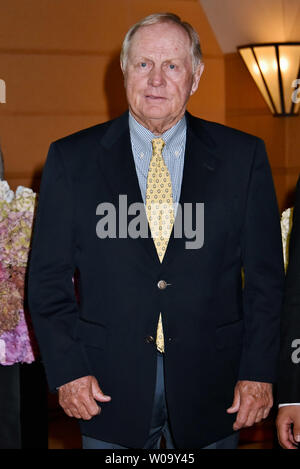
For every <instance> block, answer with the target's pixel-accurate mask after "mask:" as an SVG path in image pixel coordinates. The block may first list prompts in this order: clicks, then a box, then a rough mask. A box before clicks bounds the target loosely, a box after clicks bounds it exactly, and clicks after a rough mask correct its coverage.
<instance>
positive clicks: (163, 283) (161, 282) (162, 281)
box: [157, 280, 167, 290]
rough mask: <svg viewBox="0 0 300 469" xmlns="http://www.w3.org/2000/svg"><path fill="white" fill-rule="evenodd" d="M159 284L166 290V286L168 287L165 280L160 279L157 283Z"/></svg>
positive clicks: (161, 288)
mask: <svg viewBox="0 0 300 469" xmlns="http://www.w3.org/2000/svg"><path fill="white" fill-rule="evenodd" d="M157 286H158V288H159V289H160V290H164V289H165V288H167V282H166V281H165V280H160V281H159V282H158V283H157Z"/></svg>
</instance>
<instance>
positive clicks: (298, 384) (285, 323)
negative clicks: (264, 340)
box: [278, 178, 300, 403]
mask: <svg viewBox="0 0 300 469" xmlns="http://www.w3.org/2000/svg"><path fill="white" fill-rule="evenodd" d="M280 335H281V342H280V368H279V383H278V400H279V403H293V402H300V178H299V179H298V183H297V190H296V201H295V206H294V212H293V225H292V232H291V237H290V243H289V263H288V268H287V274H286V282H285V292H284V301H283V307H282V314H281V334H280Z"/></svg>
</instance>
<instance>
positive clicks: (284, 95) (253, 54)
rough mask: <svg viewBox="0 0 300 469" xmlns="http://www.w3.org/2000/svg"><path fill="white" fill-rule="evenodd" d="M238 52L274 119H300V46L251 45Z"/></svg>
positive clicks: (282, 44)
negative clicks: (299, 115)
mask: <svg viewBox="0 0 300 469" xmlns="http://www.w3.org/2000/svg"><path fill="white" fill-rule="evenodd" d="M238 51H239V53H240V55H241V57H242V59H243V60H244V62H245V64H246V66H247V68H248V70H249V72H250V73H251V75H252V77H253V79H254V81H255V83H256V85H257V86H258V88H259V90H260V91H261V94H262V95H263V97H264V99H265V101H266V102H267V104H268V106H269V108H270V110H271V112H272V113H273V115H274V116H295V115H297V113H298V112H299V108H300V96H299V97H297V94H299V93H298V92H299V90H298V89H297V87H298V85H300V67H299V65H300V64H299V62H300V42H274V43H266V44H249V45H247V46H240V47H238Z"/></svg>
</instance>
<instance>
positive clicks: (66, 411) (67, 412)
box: [63, 408, 74, 417]
mask: <svg viewBox="0 0 300 469" xmlns="http://www.w3.org/2000/svg"><path fill="white" fill-rule="evenodd" d="M63 411H64V412H65V414H67V416H68V417H74V415H73V414H72V412H71V411H70V409H64V408H63Z"/></svg>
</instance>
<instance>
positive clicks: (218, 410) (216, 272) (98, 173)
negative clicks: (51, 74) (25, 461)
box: [29, 113, 284, 448]
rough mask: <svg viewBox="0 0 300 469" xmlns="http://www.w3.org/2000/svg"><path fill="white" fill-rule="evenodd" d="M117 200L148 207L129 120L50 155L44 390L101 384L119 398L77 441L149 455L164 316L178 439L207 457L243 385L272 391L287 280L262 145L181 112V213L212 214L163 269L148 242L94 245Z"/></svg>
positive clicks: (43, 268)
mask: <svg viewBox="0 0 300 469" xmlns="http://www.w3.org/2000/svg"><path fill="white" fill-rule="evenodd" d="M119 194H126V195H127V197H128V205H129V204H131V203H133V202H141V203H142V196H141V192H140V188H139V185H138V179H137V175H136V170H135V165H134V160H133V155H132V150H131V144H130V135H129V128H128V113H125V114H124V115H122V116H121V117H120V118H118V119H115V120H113V121H110V122H107V123H104V124H99V125H96V126H93V127H91V128H88V129H85V130H82V131H80V132H76V133H75V134H72V135H70V136H67V137H65V138H62V139H60V140H57V141H56V142H54V143H52V144H51V146H50V149H49V154H48V158H47V162H46V165H45V168H44V172H43V177H42V184H41V189H40V197H39V204H38V210H37V218H36V224H35V229H34V235H33V245H32V255H31V259H30V266H29V267H30V269H29V306H30V311H31V315H32V319H33V323H34V327H35V332H36V335H37V337H38V340H39V343H40V348H41V353H42V357H43V361H44V364H45V368H46V372H47V377H48V382H49V386H50V388H51V389H55V388H56V387H58V386H60V385H62V384H64V383H67V382H69V381H71V380H74V379H76V378H79V377H81V376H85V375H94V376H95V377H96V378H97V379H98V381H99V383H100V387H101V388H102V390H103V391H104V393H106V394H108V395H110V396H111V397H112V400H111V402H109V403H105V404H101V406H102V412H101V414H100V415H99V416H96V417H94V418H92V419H91V420H90V421H81V422H80V425H81V429H82V432H83V433H84V434H86V435H89V436H92V437H94V438H98V439H101V440H104V441H108V442H114V443H119V444H121V445H123V446H126V447H132V448H141V447H143V444H144V443H145V441H146V439H147V436H148V431H149V426H150V419H151V412H152V404H153V397H154V389H155V376H156V348H155V340H152V339H151V338H155V336H156V327H157V322H158V318H159V313H160V312H162V317H163V327H164V334H165V344H166V345H165V387H166V398H167V404H168V410H169V417H170V425H171V429H172V431H173V435H174V440H175V442H176V444H177V446H178V448H200V447H202V446H204V445H206V444H209V443H211V442H213V441H216V440H218V439H220V438H222V437H225V436H227V435H229V434H230V433H232V432H233V430H232V424H233V421H234V419H235V415H229V414H227V413H226V409H227V408H228V407H230V406H231V404H232V400H233V392H234V386H235V384H236V382H237V380H239V379H240V380H255V381H263V382H274V381H275V380H276V374H277V356H278V350H279V314H280V307H281V301H282V288H283V279H284V271H283V261H282V246H281V234H280V223H279V213H278V207H277V201H276V196H275V192H274V187H273V181H272V176H271V171H270V167H269V163H268V159H267V155H266V152H265V147H264V143H263V142H262V141H261V140H260V139H259V138H257V137H254V136H251V135H248V134H246V133H243V132H240V131H238V130H234V129H231V128H228V127H225V126H223V125H220V124H216V123H212V122H208V121H205V120H202V119H198V118H195V117H193V116H191V115H190V114H189V113H187V143H186V154H185V164H184V171H183V181H182V189H181V196H180V203H181V204H182V205H183V204H184V203H187V202H189V203H192V204H193V206H195V203H197V202H202V203H204V245H203V247H202V248H201V249H196V250H195V249H186V248H185V242H186V241H188V239H187V238H185V236H183V237H182V238H181V239H180V238H176V237H174V232H173V233H172V235H171V238H170V241H169V245H168V248H167V252H166V255H165V257H164V260H163V262H162V263H160V261H159V258H158V256H157V253H156V250H155V246H154V243H153V240H152V239H151V237H148V238H137V239H133V238H128V237H127V238H121V237H118V236H117V237H116V238H106V239H100V238H99V237H97V236H96V224H97V222H98V220H99V216H98V215H97V214H96V207H97V205H98V204H99V203H101V202H111V203H113V204H114V205H115V206H116V212H117V215H118V200H119ZM131 218H132V216H128V221H130V219H131ZM242 268H243V269H244V286H243V279H242V276H241V269H242ZM75 270H76V271H77V272H78V275H79V281H78V288H79V297H80V302H79V304H78V302H77V300H76V296H75V295H74V287H73V282H72V277H73V274H74V271H75ZM159 280H165V281H166V282H167V283H168V284H169V285H167V288H165V289H159V288H158V282H159Z"/></svg>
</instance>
